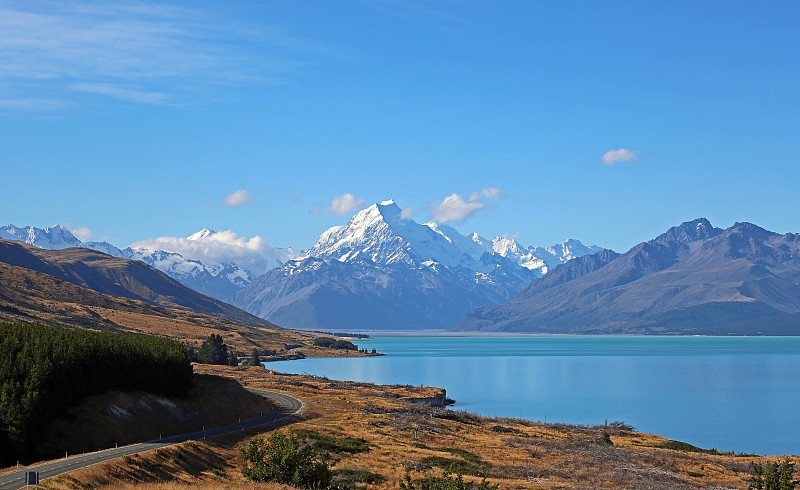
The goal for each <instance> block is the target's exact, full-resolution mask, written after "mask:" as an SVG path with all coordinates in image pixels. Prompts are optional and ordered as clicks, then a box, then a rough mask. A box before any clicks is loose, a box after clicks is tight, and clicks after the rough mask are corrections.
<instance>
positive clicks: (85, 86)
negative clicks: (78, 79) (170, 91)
mask: <svg viewBox="0 0 800 490" xmlns="http://www.w3.org/2000/svg"><path fill="white" fill-rule="evenodd" d="M67 88H68V89H69V90H74V91H76V92H86V93H91V94H97V95H106V96H108V97H113V98H115V99H119V100H122V101H125V102H135V103H137V104H166V103H167V101H168V99H169V96H168V95H167V94H163V93H160V92H150V91H146V90H136V89H132V88H129V87H124V86H121V85H117V84H113V83H73V84H71V85H68V86H67Z"/></svg>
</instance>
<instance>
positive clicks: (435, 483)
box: [400, 472, 500, 490]
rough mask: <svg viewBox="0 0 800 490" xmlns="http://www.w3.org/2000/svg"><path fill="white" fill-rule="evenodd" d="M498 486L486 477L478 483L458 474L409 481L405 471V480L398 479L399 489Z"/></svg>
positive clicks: (476, 489)
mask: <svg viewBox="0 0 800 490" xmlns="http://www.w3.org/2000/svg"><path fill="white" fill-rule="evenodd" d="M499 486H500V485H499V484H495V485H492V484H491V483H489V482H488V481H487V480H486V478H484V479H483V480H481V482H480V483H472V482H465V481H464V480H463V478H461V475H460V474H459V475H456V477H455V478H453V477H452V476H451V475H449V474H445V475H444V476H440V477H429V478H421V479H419V480H414V481H411V476H410V475H409V474H408V472H406V477H405V481H403V480H401V481H400V489H401V490H497V488H498V487H499Z"/></svg>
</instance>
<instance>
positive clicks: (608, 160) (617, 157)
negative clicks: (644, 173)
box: [602, 148, 639, 165]
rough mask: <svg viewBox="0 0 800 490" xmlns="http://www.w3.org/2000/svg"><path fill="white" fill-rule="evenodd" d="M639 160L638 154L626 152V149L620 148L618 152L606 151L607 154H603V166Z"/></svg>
mask: <svg viewBox="0 0 800 490" xmlns="http://www.w3.org/2000/svg"><path fill="white" fill-rule="evenodd" d="M638 159H639V152H638V151H632V150H628V149H626V148H620V149H618V150H608V151H607V152H605V153H603V157H602V160H603V164H604V165H614V164H615V163H617V162H627V161H629V160H638Z"/></svg>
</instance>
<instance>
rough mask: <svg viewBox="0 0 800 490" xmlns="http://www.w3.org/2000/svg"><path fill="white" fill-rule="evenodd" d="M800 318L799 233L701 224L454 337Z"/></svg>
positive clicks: (680, 328)
mask: <svg viewBox="0 0 800 490" xmlns="http://www.w3.org/2000/svg"><path fill="white" fill-rule="evenodd" d="M590 262H591V266H588V265H587V264H589V263H590ZM798 312H800V237H799V236H798V235H795V234H791V233H789V234H786V235H779V234H777V233H773V232H768V231H767V230H764V229H763V228H760V227H758V226H756V225H753V224H751V223H736V224H734V225H733V226H731V227H730V228H728V229H726V230H722V229H719V228H714V227H712V226H711V225H710V223H709V222H708V220H705V219H704V218H699V219H697V220H693V221H689V222H685V223H683V224H681V225H679V226H676V227H672V228H670V229H669V230H667V231H666V232H665V233H663V234H661V235H659V236H658V237H656V238H654V239H652V240H649V241H647V242H642V243H640V244H638V245H636V246H634V247H632V248H631V249H630V250H629V251H628V252H626V253H624V254H611V253H605V254H600V255H598V254H595V255H593V256H589V257H588V258H587V257H581V258H579V259H576V260H574V261H569V262H567V263H566V264H564V265H562V266H559V267H557V268H556V269H554V270H553V271H551V273H549V274H547V275H546V276H544V277H543V278H541V279H537V280H535V281H533V282H532V283H531V284H530V285H529V286H528V287H527V288H525V289H524V290H523V291H521V292H520V293H519V294H518V295H517V296H516V297H514V298H513V299H512V300H511V301H509V302H507V303H504V304H502V305H497V306H487V307H482V308H476V309H475V310H472V311H470V312H469V313H467V314H466V315H465V316H464V318H463V319H462V320H461V322H459V323H457V324H455V325H454V326H453V327H452V330H454V331H520V332H523V331H525V332H542V333H685V334H698V333H703V332H704V331H706V330H708V329H713V330H714V331H716V332H719V331H721V328H722V327H723V326H724V325H726V324H731V325H734V324H736V325H738V326H737V327H736V329H735V331H736V332H739V333H747V332H748V331H749V330H748V327H747V325H748V324H750V323H751V322H756V321H758V322H760V323H761V324H763V319H764V318H768V317H776V318H777V317H781V316H784V315H791V314H796V313H798ZM799 330H800V329H799ZM729 333H733V332H729Z"/></svg>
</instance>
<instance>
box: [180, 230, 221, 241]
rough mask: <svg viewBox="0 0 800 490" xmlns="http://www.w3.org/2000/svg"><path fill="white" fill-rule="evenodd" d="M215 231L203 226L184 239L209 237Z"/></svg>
mask: <svg viewBox="0 0 800 490" xmlns="http://www.w3.org/2000/svg"><path fill="white" fill-rule="evenodd" d="M215 233H216V231H214V230H209V229H208V228H203V229H202V230H200V231H198V232H195V233H192V234H191V235H189V236H188V237H186V239H187V240H200V239H203V238H207V237H210V236H211V235H213V234H215Z"/></svg>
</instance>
